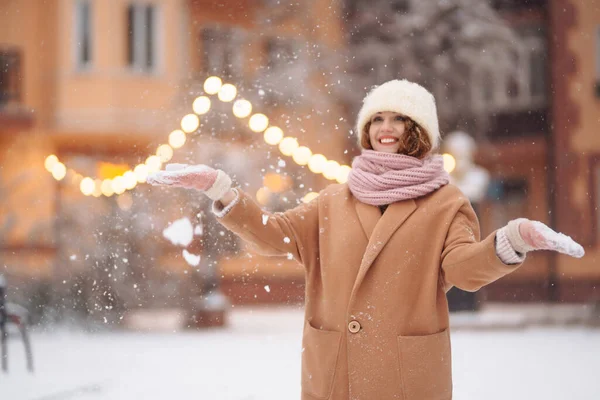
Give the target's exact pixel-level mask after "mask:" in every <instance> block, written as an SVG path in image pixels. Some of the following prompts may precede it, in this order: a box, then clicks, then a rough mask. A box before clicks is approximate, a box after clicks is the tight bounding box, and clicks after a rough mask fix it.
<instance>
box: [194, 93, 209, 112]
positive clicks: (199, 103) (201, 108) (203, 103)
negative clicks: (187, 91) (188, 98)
mask: <svg viewBox="0 0 600 400" xmlns="http://www.w3.org/2000/svg"><path fill="white" fill-rule="evenodd" d="M192 109H193V110H194V112H195V113H196V114H198V115H202V114H206V113H207V112H208V110H210V99H209V98H208V97H206V96H200V97H196V100H194V102H193V103H192Z"/></svg>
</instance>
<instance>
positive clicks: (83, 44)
mask: <svg viewBox="0 0 600 400" xmlns="http://www.w3.org/2000/svg"><path fill="white" fill-rule="evenodd" d="M74 37H75V63H76V66H77V68H86V67H88V66H90V64H91V63H92V5H91V2H90V1H89V0H79V1H77V2H76V3H75V35H74Z"/></svg>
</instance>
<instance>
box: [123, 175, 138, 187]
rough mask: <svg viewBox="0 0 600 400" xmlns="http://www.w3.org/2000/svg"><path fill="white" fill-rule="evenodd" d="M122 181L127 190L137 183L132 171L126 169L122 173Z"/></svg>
mask: <svg viewBox="0 0 600 400" xmlns="http://www.w3.org/2000/svg"><path fill="white" fill-rule="evenodd" d="M123 183H124V185H125V188H126V189H128V190H131V189H133V188H134V187H135V186H136V185H137V177H136V176H135V174H134V173H133V171H127V172H125V173H124V174H123Z"/></svg>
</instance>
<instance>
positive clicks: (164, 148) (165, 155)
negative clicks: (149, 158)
mask: <svg viewBox="0 0 600 400" xmlns="http://www.w3.org/2000/svg"><path fill="white" fill-rule="evenodd" d="M156 155H157V156H158V157H159V158H160V161H162V162H163V163H165V162H167V161H169V160H170V159H171V158H173V148H172V147H171V146H169V145H168V144H161V145H160V146H158V149H156Z"/></svg>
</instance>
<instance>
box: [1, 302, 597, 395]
mask: <svg viewBox="0 0 600 400" xmlns="http://www.w3.org/2000/svg"><path fill="white" fill-rule="evenodd" d="M229 318H230V324H229V327H228V328H226V329H216V330H205V331H186V332H177V333H124V332H112V333H106V332H103V333H92V334H90V333H80V332H72V331H60V332H57V331H55V332H49V333H36V334H34V335H33V347H34V357H35V360H34V361H35V366H36V372H35V374H34V375H30V374H28V373H27V372H26V371H25V362H24V357H23V351H22V346H21V343H20V341H18V340H17V338H14V339H13V340H11V342H10V345H9V351H10V353H9V367H10V371H9V373H8V374H0V399H2V400H22V399H23V400H66V399H73V400H130V399H145V400H159V399H160V400H162V399H177V400H179V399H219V400H220V399H223V400H229V399H231V400H234V399H235V400H252V399H254V400H271V399H273V400H275V399H277V400H281V399H298V398H299V391H300V384H299V380H300V379H299V377H300V350H301V345H300V340H301V329H302V310H301V309H299V308H276V309H273V308H268V309H264V308H251V309H248V308H245V309H235V310H234V311H233V312H232V313H230V314H229ZM452 340H453V342H452V343H453V366H454V387H455V389H454V398H455V399H458V400H470V399H477V400H479V399H486V400H496V399H498V400H500V399H502V400H505V399H507V398H509V399H513V400H518V399H528V400H529V399H546V400H554V399H561V400H562V399H565V398H570V399H578V400H588V399H589V400H592V399H595V400H597V399H600V379H598V376H600V375H598V374H599V372H598V371H600V329H585V328H535V329H534V328H531V329H515V330H512V331H511V330H509V331H506V330H502V331H463V330H460V331H456V332H454V333H453V335H452Z"/></svg>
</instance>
